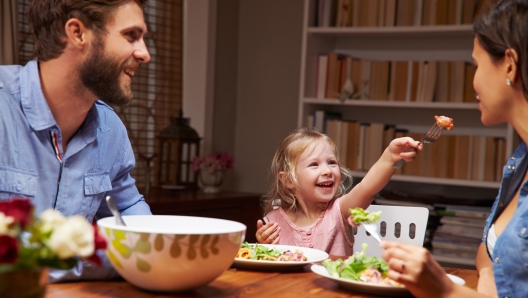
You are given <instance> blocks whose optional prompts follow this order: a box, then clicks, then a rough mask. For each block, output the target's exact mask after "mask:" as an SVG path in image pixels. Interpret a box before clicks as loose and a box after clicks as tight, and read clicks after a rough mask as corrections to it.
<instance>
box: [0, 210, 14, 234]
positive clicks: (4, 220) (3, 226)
mask: <svg viewBox="0 0 528 298" xmlns="http://www.w3.org/2000/svg"><path fill="white" fill-rule="evenodd" d="M14 221H15V219H14V218H13V217H11V216H5V214H4V213H3V212H0V235H4V234H9V225H10V224H12V223H13V222H14Z"/></svg>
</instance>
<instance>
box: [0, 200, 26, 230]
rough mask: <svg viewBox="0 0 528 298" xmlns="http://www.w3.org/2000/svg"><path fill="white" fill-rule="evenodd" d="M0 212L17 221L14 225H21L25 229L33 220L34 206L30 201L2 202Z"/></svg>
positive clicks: (0, 202)
mask: <svg viewBox="0 0 528 298" xmlns="http://www.w3.org/2000/svg"><path fill="white" fill-rule="evenodd" d="M0 212H2V213H4V214H5V215H6V216H11V217H13V218H14V219H15V222H14V223H19V224H20V226H21V227H22V229H23V228H25V227H26V226H27V224H28V223H29V222H30V221H31V219H32V215H33V206H32V205H31V202H30V201H29V200H28V199H13V200H10V201H7V200H6V201H0Z"/></svg>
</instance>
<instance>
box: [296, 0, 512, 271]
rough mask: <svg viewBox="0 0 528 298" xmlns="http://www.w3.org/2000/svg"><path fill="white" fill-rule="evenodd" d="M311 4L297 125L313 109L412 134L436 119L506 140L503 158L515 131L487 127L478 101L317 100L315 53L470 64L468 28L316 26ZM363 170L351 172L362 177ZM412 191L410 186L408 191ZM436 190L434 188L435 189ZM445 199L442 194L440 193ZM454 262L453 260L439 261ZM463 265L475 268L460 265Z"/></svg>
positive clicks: (466, 184)
mask: <svg viewBox="0 0 528 298" xmlns="http://www.w3.org/2000/svg"><path fill="white" fill-rule="evenodd" d="M315 6H316V1H315V0H305V6H304V26H303V37H302V50H301V81H300V98H299V109H298V126H299V127H301V126H306V119H307V116H308V115H313V114H314V112H315V111H316V110H325V111H330V112H339V113H341V115H342V118H343V119H345V120H356V121H358V122H371V123H372V122H374V123H386V124H394V125H396V126H397V127H401V128H406V129H408V130H409V131H412V132H416V133H425V132H426V131H427V130H428V129H429V128H430V126H431V124H432V122H433V121H434V119H433V116H434V115H447V116H449V117H451V118H453V119H454V120H455V129H454V130H453V131H449V132H445V134H446V135H449V134H453V135H482V136H494V137H503V138H505V139H506V155H507V156H509V155H510V154H511V152H512V150H513V149H514V148H512V147H513V142H514V140H513V134H514V133H513V129H512V128H511V127H510V126H508V125H506V124H505V125H498V126H494V127H485V126H484V125H483V124H482V123H481V121H480V111H479V110H478V104H477V103H451V102H394V101H381V100H380V101H377V100H357V99H356V100H350V99H347V100H345V101H344V102H341V101H340V100H338V99H327V98H325V99H321V98H316V95H315V94H316V91H315V89H316V88H315V83H316V71H317V69H316V68H317V59H318V55H319V54H324V53H330V52H337V53H340V54H345V55H349V56H352V57H355V58H360V59H369V60H408V61H409V60H414V61H420V60H435V61H461V60H463V61H467V62H470V63H472V58H471V52H472V49H473V38H474V35H473V33H472V25H442V26H407V27H314V26H313V24H315V22H314V18H315V9H316V7H315ZM364 175H365V172H360V171H359V172H353V176H354V177H363V176H364ZM392 181H396V182H397V183H404V184H405V183H408V184H409V185H422V187H423V186H425V185H437V186H438V187H437V189H439V188H441V189H448V188H450V187H453V188H457V187H462V188H473V189H475V190H476V193H479V194H480V193H481V192H482V191H487V192H488V193H493V192H495V193H496V191H497V190H498V188H499V182H490V181H471V180H459V179H447V178H432V177H417V176H406V175H394V176H393V178H392ZM410 188H412V187H410ZM424 188H425V187H424ZM433 188H434V187H433ZM439 195H443V194H439ZM438 260H439V261H443V262H450V263H457V260H456V259H454V258H453V259H451V258H447V259H441V258H440V259H438ZM458 263H459V264H461V265H473V264H474V263H471V264H470V263H468V262H467V261H463V260H461V261H459V262H458Z"/></svg>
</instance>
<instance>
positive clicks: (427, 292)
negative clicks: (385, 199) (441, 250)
mask: <svg viewBox="0 0 528 298" xmlns="http://www.w3.org/2000/svg"><path fill="white" fill-rule="evenodd" d="M380 246H381V247H383V248H384V249H385V251H384V252H383V254H382V257H383V259H384V260H385V261H386V262H387V264H388V265H389V273H388V276H389V278H391V279H393V280H395V281H397V282H399V283H402V284H404V285H405V287H407V289H409V291H410V292H411V293H412V294H413V295H414V296H416V297H427V298H435V297H438V298H451V297H452V298H458V297H472V298H473V297H489V296H487V295H484V294H482V293H477V292H475V291H474V290H472V289H470V288H468V287H465V286H460V285H457V284H455V283H453V282H452V281H451V280H450V279H449V277H447V275H446V274H445V272H444V269H443V268H442V267H441V266H440V265H439V264H438V263H437V262H436V261H435V259H434V258H433V256H432V255H431V253H430V252H429V251H428V250H427V249H426V248H423V247H419V246H415V245H411V244H405V243H400V242H393V241H382V242H381V243H380Z"/></svg>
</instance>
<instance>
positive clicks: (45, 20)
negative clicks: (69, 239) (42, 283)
mask: <svg viewBox="0 0 528 298" xmlns="http://www.w3.org/2000/svg"><path fill="white" fill-rule="evenodd" d="M145 1H146V0H134V1H132V0H98V1H89V0H60V1H59V0H34V1H32V2H31V4H30V6H29V10H28V14H27V16H28V20H29V23H30V26H31V29H32V31H33V34H34V39H35V51H34V56H35V60H33V61H30V62H28V63H27V64H26V65H25V66H23V67H22V66H0V135H1V141H0V151H1V154H0V200H6V199H11V198H29V199H30V200H31V202H32V203H33V205H34V206H35V212H36V215H39V214H40V213H41V212H42V211H44V210H46V209H48V208H55V209H56V210H58V211H60V212H61V213H62V214H63V215H65V216H71V215H74V214H81V215H83V216H85V217H86V219H87V220H88V221H90V222H92V221H93V220H94V218H101V217H105V216H110V215H111V214H110V212H109V211H108V209H107V207H106V204H105V203H102V202H103V200H104V198H105V197H106V196H107V195H110V196H112V197H113V198H114V200H115V201H116V203H117V206H118V208H119V209H120V211H121V213H122V214H124V215H132V214H151V212H150V208H149V206H148V205H147V203H146V202H145V199H144V197H143V196H142V195H141V194H139V192H138V190H137V188H136V186H135V180H134V179H133V178H132V177H131V176H130V171H131V170H132V169H133V168H134V166H135V159H134V153H133V151H132V146H131V144H130V141H129V139H128V136H127V132H126V128H125V126H124V125H123V123H122V121H121V120H120V119H119V117H118V116H117V115H116V113H115V112H114V111H113V110H112V109H111V108H110V107H109V106H108V105H106V104H105V103H104V102H106V103H114V104H126V103H128V102H129V101H130V99H131V98H132V91H131V83H132V77H133V76H134V72H135V71H136V69H137V68H138V67H139V66H140V64H142V63H147V62H149V60H150V55H149V52H148V50H147V48H146V46H145V42H144V40H143V37H144V35H145V33H146V32H147V28H146V25H145V21H144V19H143V6H144V4H145ZM103 101H104V102H103ZM115 275H116V273H115V271H113V270H112V269H111V267H110V265H109V264H108V263H106V267H102V268H99V267H97V266H94V265H92V264H90V263H87V262H79V264H78V265H77V266H76V267H75V268H73V269H72V270H69V271H59V270H52V272H51V273H50V278H51V279H50V281H51V282H54V281H59V280H72V279H103V278H110V277H113V276H115Z"/></svg>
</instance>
